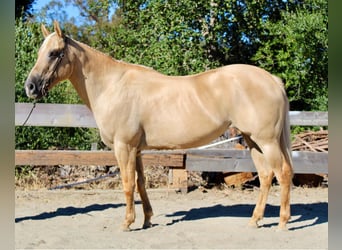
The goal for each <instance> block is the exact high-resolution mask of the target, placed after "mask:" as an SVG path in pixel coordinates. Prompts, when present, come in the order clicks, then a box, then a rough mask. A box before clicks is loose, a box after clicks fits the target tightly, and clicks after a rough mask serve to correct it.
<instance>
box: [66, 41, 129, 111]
mask: <svg viewBox="0 0 342 250" xmlns="http://www.w3.org/2000/svg"><path fill="white" fill-rule="evenodd" d="M70 40H71V42H70V45H71V46H70V50H71V53H72V54H73V59H72V64H73V65H72V66H73V71H72V74H71V76H70V77H69V80H70V81H71V83H72V84H73V86H74V88H75V89H76V91H77V93H78V95H79V96H80V98H81V99H82V101H83V102H84V103H85V104H86V105H87V106H88V107H89V108H90V109H92V106H93V105H94V103H95V102H96V99H97V97H98V94H100V93H101V92H102V91H103V89H105V88H106V87H108V85H109V84H111V83H113V82H115V80H116V79H115V78H119V77H120V75H122V71H123V70H124V69H123V68H122V67H121V66H120V63H119V62H118V61H116V60H114V59H112V58H111V57H109V56H107V55H105V54H103V53H102V52H99V51H97V50H95V49H93V48H91V47H89V46H88V45H85V44H83V43H80V42H77V41H75V40H72V39H70ZM109 74H110V79H111V81H108V80H106V79H109V78H108V77H109Z"/></svg>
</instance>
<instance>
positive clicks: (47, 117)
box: [15, 103, 97, 128]
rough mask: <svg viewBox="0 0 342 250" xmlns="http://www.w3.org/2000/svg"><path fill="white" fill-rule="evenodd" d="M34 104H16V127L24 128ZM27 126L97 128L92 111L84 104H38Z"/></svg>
mask: <svg viewBox="0 0 342 250" xmlns="http://www.w3.org/2000/svg"><path fill="white" fill-rule="evenodd" d="M32 105H33V104H32V103H15V125H16V126H22V125H23V123H24V121H25V120H26V118H27V116H28V114H29V113H30V111H31V109H32ZM25 126H42V127H87V128H97V125H96V122H95V119H94V117H93V114H92V113H91V111H90V110H89V109H88V108H87V107H86V106H85V105H82V104H48V103H37V104H36V107H35V108H34V110H33V112H32V114H31V116H30V118H29V119H28V121H27V123H26V125H25Z"/></svg>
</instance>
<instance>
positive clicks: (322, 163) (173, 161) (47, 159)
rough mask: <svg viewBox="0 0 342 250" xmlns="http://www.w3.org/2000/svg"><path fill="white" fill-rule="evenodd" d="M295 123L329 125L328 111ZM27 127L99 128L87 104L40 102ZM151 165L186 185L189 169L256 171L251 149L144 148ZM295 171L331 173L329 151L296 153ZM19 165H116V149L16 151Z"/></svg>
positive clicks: (18, 117)
mask: <svg viewBox="0 0 342 250" xmlns="http://www.w3.org/2000/svg"><path fill="white" fill-rule="evenodd" d="M31 108H32V104H31V103H16V104H15V125H16V126H21V125H22V124H23V123H24V121H25V119H26V118H27V115H28V114H29V112H30V111H31ZM289 114H290V123H291V125H302V126H328V112H298V111H291V112H290V113H289ZM26 126H49V127H88V128H96V127H97V126H96V122H95V120H94V118H93V115H92V113H91V112H90V110H89V109H88V108H87V107H86V106H84V105H75V104H73V105H71V104H37V105H36V108H35V109H34V110H33V112H32V115H31V117H30V118H29V119H28V121H27V123H26ZM142 154H143V162H144V164H147V165H163V166H169V167H171V168H170V169H171V171H173V181H172V182H173V184H174V185H175V186H177V187H180V186H183V187H184V186H185V184H184V182H186V176H187V170H189V171H216V172H256V170H255V167H254V164H253V162H252V159H251V156H250V153H249V151H248V150H228V149H205V150H198V149H189V150H163V151H155V150H152V151H143V152H142ZM292 157H293V163H294V172H295V173H320V174H327V173H328V153H314V152H301V151H293V152H292ZM15 164H16V165H116V164H117V163H116V159H115V157H114V154H113V152H112V151H98V150H96V151H77V150H16V151H15Z"/></svg>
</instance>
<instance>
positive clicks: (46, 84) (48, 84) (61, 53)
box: [22, 37, 67, 126]
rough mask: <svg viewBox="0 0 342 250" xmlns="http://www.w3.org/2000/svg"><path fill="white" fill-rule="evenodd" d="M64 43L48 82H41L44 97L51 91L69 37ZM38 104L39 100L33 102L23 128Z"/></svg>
mask: <svg viewBox="0 0 342 250" xmlns="http://www.w3.org/2000/svg"><path fill="white" fill-rule="evenodd" d="M64 42H65V46H64V48H63V50H62V51H61V52H60V53H59V54H58V55H57V56H56V59H57V60H56V61H55V65H54V66H53V69H52V71H51V73H50V75H49V78H48V80H47V81H44V80H41V82H43V81H44V82H43V86H42V89H41V93H42V97H44V96H46V95H47V94H48V91H49V86H50V84H51V77H52V75H53V74H54V73H56V70H57V67H58V66H59V64H60V63H61V61H62V60H63V57H64V51H65V48H66V43H67V37H65V38H64ZM36 103H37V100H35V101H34V102H33V106H32V109H31V111H30V113H29V114H28V116H27V117H26V120H25V121H24V123H23V125H22V126H25V125H26V123H27V121H28V119H30V117H31V114H32V112H33V109H34V108H35V107H36Z"/></svg>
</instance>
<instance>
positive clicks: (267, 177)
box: [248, 148, 274, 227]
mask: <svg viewBox="0 0 342 250" xmlns="http://www.w3.org/2000/svg"><path fill="white" fill-rule="evenodd" d="M251 155H252V159H253V162H254V164H255V167H256V169H257V171H258V175H259V181H260V192H259V196H258V200H257V203H256V205H255V208H254V210H253V215H252V218H251V220H250V221H249V224H248V225H249V226H251V227H258V221H260V220H262V219H263V217H264V213H265V207H266V202H267V197H268V193H269V190H270V187H271V184H272V179H273V176H274V174H273V171H272V169H271V168H269V167H268V166H267V164H266V163H265V158H264V155H263V154H262V153H260V152H259V151H258V150H257V149H256V148H252V149H251Z"/></svg>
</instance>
